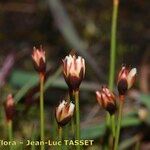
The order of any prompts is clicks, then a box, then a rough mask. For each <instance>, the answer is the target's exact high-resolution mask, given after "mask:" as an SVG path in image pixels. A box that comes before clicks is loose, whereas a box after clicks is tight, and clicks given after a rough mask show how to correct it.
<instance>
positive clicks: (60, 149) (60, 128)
mask: <svg viewBox="0 0 150 150" xmlns="http://www.w3.org/2000/svg"><path fill="white" fill-rule="evenodd" d="M58 138H59V141H61V142H62V127H60V126H59V127H58ZM58 149H59V150H62V146H61V145H58Z"/></svg>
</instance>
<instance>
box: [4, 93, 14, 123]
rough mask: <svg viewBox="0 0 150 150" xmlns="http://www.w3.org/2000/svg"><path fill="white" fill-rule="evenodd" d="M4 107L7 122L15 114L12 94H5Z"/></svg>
mask: <svg viewBox="0 0 150 150" xmlns="http://www.w3.org/2000/svg"><path fill="white" fill-rule="evenodd" d="M4 108H5V114H6V119H7V121H8V122H9V121H11V120H13V117H14V115H15V102H14V99H13V96H12V94H9V95H8V96H7V100H6V102H5V104H4Z"/></svg>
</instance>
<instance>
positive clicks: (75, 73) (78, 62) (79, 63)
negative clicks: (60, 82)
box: [63, 55, 85, 91]
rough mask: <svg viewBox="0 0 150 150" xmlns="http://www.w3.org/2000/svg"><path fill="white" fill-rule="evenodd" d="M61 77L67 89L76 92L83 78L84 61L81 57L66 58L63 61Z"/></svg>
mask: <svg viewBox="0 0 150 150" xmlns="http://www.w3.org/2000/svg"><path fill="white" fill-rule="evenodd" d="M63 75H64V78H65V81H66V83H67V84H68V87H69V89H70V90H73V91H76V90H78V89H79V86H80V84H81V82H82V80H83V78H84V76H85V60H84V59H83V58H82V57H81V56H78V57H77V58H76V56H75V55H73V56H71V55H69V56H66V57H65V59H64V60H63Z"/></svg>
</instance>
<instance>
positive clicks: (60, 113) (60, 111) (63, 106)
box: [55, 100, 75, 126]
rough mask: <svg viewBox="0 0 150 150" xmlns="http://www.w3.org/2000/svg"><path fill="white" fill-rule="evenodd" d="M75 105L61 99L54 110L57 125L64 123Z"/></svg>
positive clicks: (68, 119)
mask: <svg viewBox="0 0 150 150" xmlns="http://www.w3.org/2000/svg"><path fill="white" fill-rule="evenodd" d="M74 108H75V105H74V104H73V103H72V102H70V103H68V102H66V101H65V100H63V101H62V102H61V103H60V104H59V106H58V107H56V110H55V116H56V121H57V123H58V125H59V126H64V125H66V124H67V123H68V122H69V121H70V120H71V118H72V116H73V113H74Z"/></svg>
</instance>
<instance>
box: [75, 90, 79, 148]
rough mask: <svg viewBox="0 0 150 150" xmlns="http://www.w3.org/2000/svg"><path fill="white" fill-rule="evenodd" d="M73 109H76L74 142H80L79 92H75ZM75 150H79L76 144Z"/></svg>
mask: <svg viewBox="0 0 150 150" xmlns="http://www.w3.org/2000/svg"><path fill="white" fill-rule="evenodd" d="M75 108H76V140H80V109H79V91H75ZM76 150H80V145H79V144H77V147H76Z"/></svg>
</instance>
